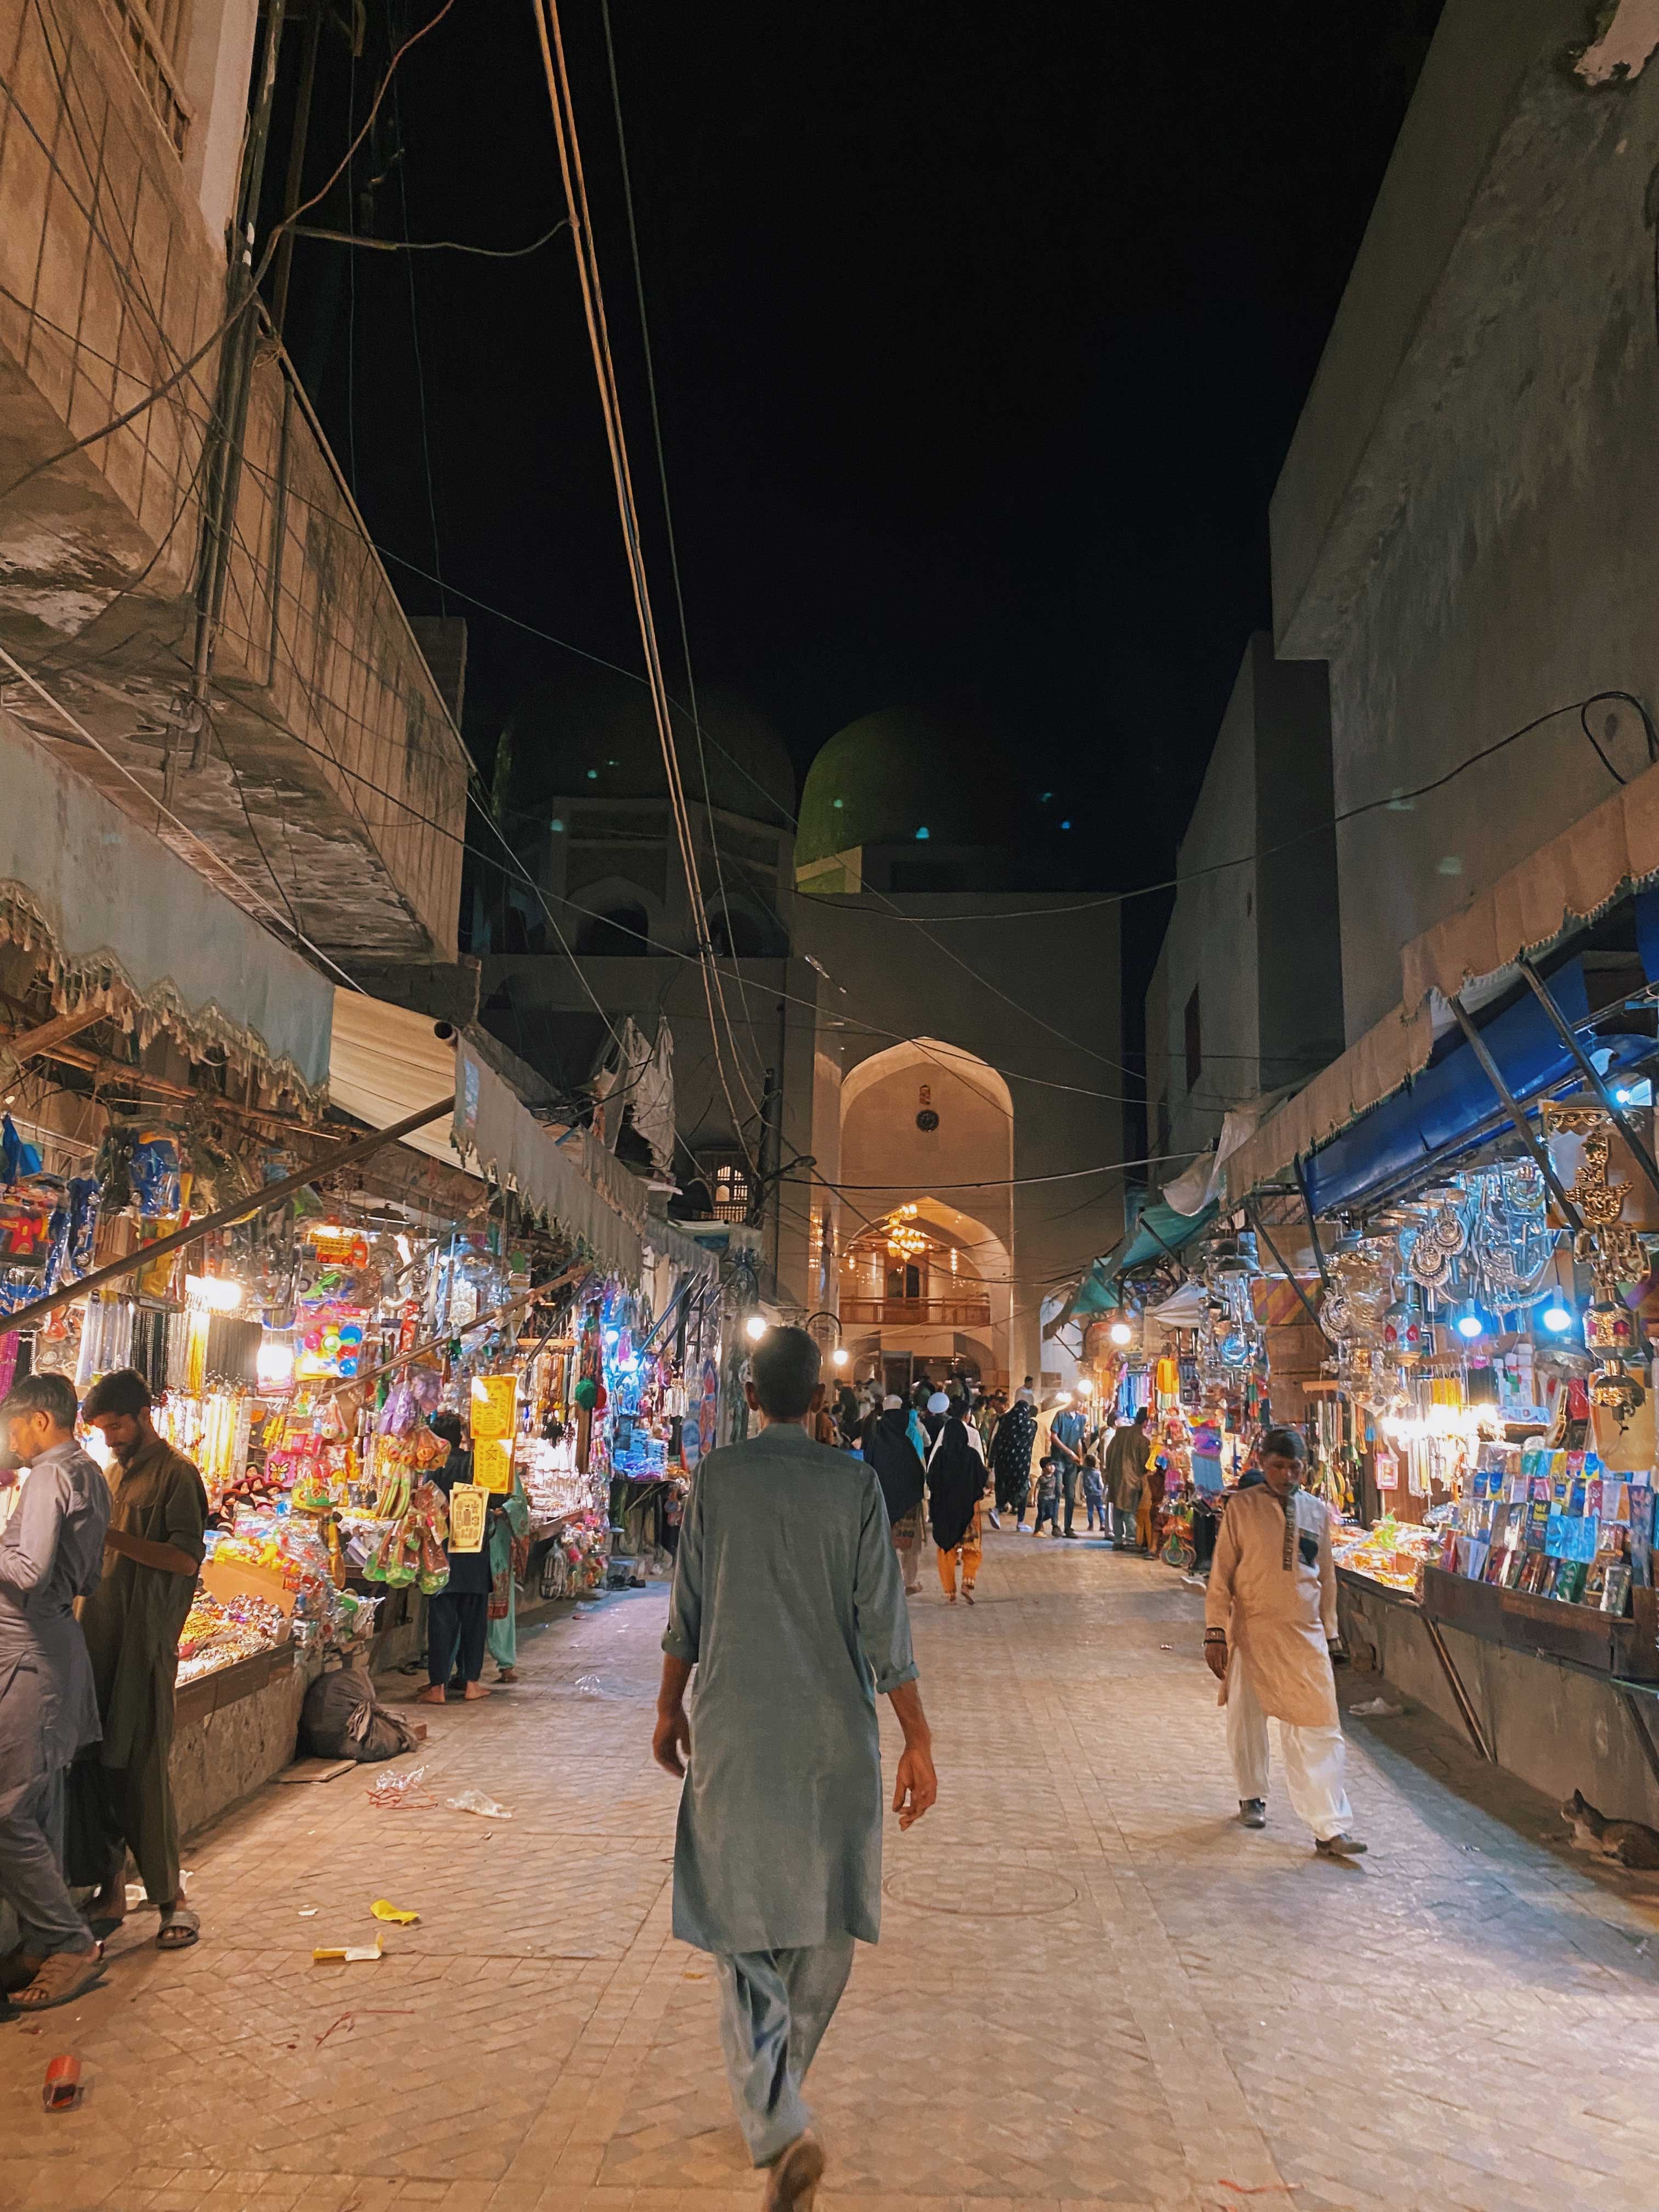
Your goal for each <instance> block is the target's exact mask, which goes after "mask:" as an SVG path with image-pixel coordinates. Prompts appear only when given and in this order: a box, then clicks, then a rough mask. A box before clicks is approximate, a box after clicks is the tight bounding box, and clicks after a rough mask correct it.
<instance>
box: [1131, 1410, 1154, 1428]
mask: <svg viewBox="0 0 1659 2212" xmlns="http://www.w3.org/2000/svg"><path fill="white" fill-rule="evenodd" d="M1150 1419H1152V1407H1150V1406H1143V1407H1141V1408H1140V1410H1139V1413H1137V1414H1136V1415H1135V1426H1136V1427H1137V1428H1138V1429H1144V1428H1145V1427H1146V1424H1147V1422H1148V1421H1149V1420H1150Z"/></svg>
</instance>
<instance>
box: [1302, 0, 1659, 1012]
mask: <svg viewBox="0 0 1659 2212" xmlns="http://www.w3.org/2000/svg"><path fill="white" fill-rule="evenodd" d="M1590 27H1591V26H1590V15H1589V10H1587V9H1586V8H1585V7H1584V6H1583V4H1582V0H1449V5H1448V6H1447V8H1446V9H1445V12H1444V15H1443V17H1442V20H1441V24H1440V28H1439V30H1438V32H1437V36H1436V39H1435V41H1434V45H1433V46H1432V48H1431V52H1430V56H1429V59H1428V63H1427V65H1426V66H1425V70H1424V74H1423V77H1422V80H1421V82H1420V83H1419V88H1418V92H1417V95H1416V98H1415V99H1414V100H1413V106H1412V108H1411V111H1410V113H1409V115H1408V116H1407V121H1406V124H1405V126H1404V128H1403V129H1402V131H1401V137H1400V141H1399V144H1398V147H1397V149H1396V151H1395V158H1394V161H1393V162H1392V164H1391V166H1390V168H1389V174H1388V177H1387V179H1386V180H1385V183H1384V185H1383V191H1382V193H1381V194H1380V196H1379V198H1378V201H1377V205H1376V211H1375V213H1374V215H1373V217H1372V221H1371V223H1370V228H1369V230H1368V232H1367V234H1366V238H1365V241H1364V246H1362V249H1361V252H1360V254H1359V256H1358V260H1357V262H1356V264H1355V269H1354V273H1353V276H1352V279H1351V281H1350V283H1349V287H1348V290H1347V293H1346V295H1345V298H1344V301H1343V303H1342V307H1341V309H1340V313H1339V314H1338V317H1337V319H1336V322H1335V325H1334V328H1333V331H1332V334H1331V337H1330V341H1329V343H1328V346H1327V349H1326V352H1325V356H1324V358H1323V360H1322V363H1321V367H1320V369H1319V373H1318V376H1317V378H1316V382H1315V385H1314V387H1313V391H1312V393H1311V395H1310V398H1309V401H1308V404H1307V407H1306V409H1305V410H1304V416H1303V419H1302V422H1301V423H1300V425H1299V427H1298V429H1297V435H1296V438H1295V440H1294V441H1293V443H1292V446H1291V452H1290V455H1289V457H1288V459H1287V460H1286V463H1285V470H1284V473H1283V475H1282V477H1281V479H1280V482H1279V488H1278V490H1277V492H1276V494H1275V495H1274V500H1273V518H1272V520H1273V604H1274V623H1275V631H1276V636H1277V641H1278V649H1279V653H1280V655H1281V656H1283V657H1285V658H1287V659H1326V660H1327V661H1328V663H1329V666H1330V684H1331V715H1332V726H1333V736H1334V798H1335V802H1336V806H1337V808H1338V809H1339V810H1341V811H1347V810H1351V809H1353V808H1355V807H1360V806H1369V805H1370V804H1371V803H1372V802H1383V804H1381V805H1378V806H1377V808H1376V810H1375V811H1368V812H1366V813H1365V814H1364V816H1363V817H1361V818H1360V819H1358V820H1357V821H1354V822H1352V823H1348V824H1346V825H1345V826H1344V827H1343V828H1342V829H1341V830H1340V833H1339V854H1340V876H1341V911H1342V960H1343V990H1344V1012H1345V1018H1346V1031H1347V1036H1348V1037H1349V1039H1350V1040H1352V1039H1353V1038H1355V1037H1357V1036H1359V1035H1360V1034H1361V1033H1363V1032H1364V1030H1367V1029H1368V1028H1370V1026H1371V1025H1372V1024H1374V1023H1375V1022H1376V1021H1377V1020H1378V1019H1379V1018H1381V1017H1382V1016H1383V1014H1385V1013H1386V1012H1388V1010H1389V1007H1390V1006H1393V1005H1394V1004H1395V1001H1396V1000H1397V999H1398V998H1399V995H1400V961H1399V952H1400V948H1401V945H1403V944H1405V943H1406V942H1407V941H1408V940H1409V939H1412V938H1413V937H1414V936H1416V935H1417V934H1418V933H1419V932H1421V931H1422V930H1424V929H1425V928H1427V927H1431V925H1432V924H1433V923H1434V922H1436V921H1438V920H1440V919H1441V918H1443V916H1444V915H1447V914H1449V913H1450V912H1453V911H1455V910H1456V909H1457V908H1460V907H1461V906H1462V904H1463V903H1465V902H1467V901H1468V899H1469V897H1470V896H1472V895H1473V894H1474V892H1475V891H1477V890H1480V888H1481V887H1482V886H1484V885H1485V884H1487V883H1489V882H1490V881H1491V880H1492V878H1494V877H1495V876H1497V875H1498V874H1499V873H1501V872H1503V871H1504V869H1506V868H1508V867H1510V866H1513V865H1515V864H1516V863H1517V862H1518V861H1520V860H1523V859H1524V857H1525V856H1526V854H1528V852H1530V851H1531V850H1533V849H1534V848H1535V847H1536V846H1537V845H1538V844H1539V843H1540V842H1541V841H1542V840H1543V839H1544V838H1546V837H1548V836H1553V835H1556V834H1558V833H1559V831H1560V830H1561V829H1562V828H1563V827H1564V826H1565V825H1566V824H1567V823H1571V821H1573V820H1574V819H1575V818H1577V817H1578V816H1580V815H1582V814H1583V813H1584V812H1585V811H1587V810H1588V809H1589V808H1590V807H1591V806H1593V805H1596V804H1597V803H1598V802H1599V801H1600V800H1601V799H1603V798H1605V797H1606V796H1607V793H1609V792H1610V791H1611V790H1612V789H1613V787H1614V786H1613V779H1612V776H1611V775H1609V773H1608V771H1607V769H1606V768H1604V767H1603V765H1602V764H1601V762H1600V761H1599V760H1598V759H1597V757H1596V755H1595V751H1594V750H1593V749H1592V747H1591V744H1590V743H1589V738H1588V737H1587V734H1586V732H1585V730H1584V728H1583V726H1581V724H1580V720H1579V717H1578V714H1577V708H1576V706H1575V705H1574V704H1573V702H1578V701H1581V700H1583V699H1585V698H1586V697H1587V696H1589V695H1590V694H1593V693H1595V692H1596V691H1597V690H1601V689H1603V688H1605V687H1618V688H1623V689H1626V690H1630V691H1632V692H1634V693H1636V694H1637V695H1638V696H1640V697H1642V698H1644V699H1645V700H1647V701H1649V702H1653V701H1655V700H1656V699H1659V601H1656V599H1655V598H1654V595H1653V593H1652V592H1651V590H1650V585H1649V580H1648V579H1649V576H1650V573H1651V571H1652V569H1653V568H1654V565H1655V562H1656V558H1659V439H1656V438H1655V437H1653V436H1651V435H1648V428H1647V426H1649V425H1650V424H1652V423H1653V422H1656V421H1659V345H1656V342H1655V332H1654V270H1653V261H1654V238H1653V228H1652V222H1651V221H1650V216H1649V214H1648V212H1647V208H1646V204H1645V203H1646V199H1647V197H1648V195H1649V193H1650V178H1651V177H1652V175H1653V173H1654V171H1655V167H1656V161H1659V70H1655V69H1654V68H1653V67H1651V66H1649V67H1647V68H1644V70H1641V72H1640V73H1639V74H1638V75H1637V76H1634V77H1633V78H1632V79H1630V80H1628V81H1626V82H1619V83H1613V84H1608V85H1607V86H1605V87H1603V88H1600V89H1592V88H1590V87H1589V86H1588V85H1587V84H1586V83H1585V82H1584V81H1583V77H1582V76H1578V75H1576V74H1575V73H1574V70H1573V67H1572V65H1571V64H1572V59H1573V56H1574V55H1575V53H1576V52H1577V50H1578V49H1579V48H1581V47H1582V46H1583V42H1584V40H1585V39H1586V38H1587V37H1588V35H1589V30H1590ZM1559 708H1570V709H1571V711H1567V712H1562V713H1556V712H1553V710H1556V709H1559ZM1539 717H1547V720H1545V721H1544V722H1543V724H1542V726H1541V727H1540V728H1539V729H1538V730H1536V731H1534V732H1533V733H1532V734H1530V735H1528V736H1525V737H1521V738H1517V739H1516V742H1514V743H1513V744H1508V745H1505V746H1504V749H1503V750H1501V751H1499V752H1498V753H1497V754H1496V756H1495V757H1492V759H1491V760H1489V761H1487V762H1486V763H1482V764H1481V765H1480V766H1477V767H1474V768H1471V769H1468V771H1467V772H1466V773H1463V774H1462V775H1458V776H1457V777H1456V778H1455V781H1451V782H1449V783H1448V784H1447V785H1446V786H1445V787H1443V788H1442V789H1440V790H1438V791H1436V792H1435V793H1431V794H1428V795H1425V796H1424V797H1422V798H1420V799H1401V800H1400V801H1399V803H1398V804H1397V805H1389V804H1387V802H1390V801H1391V800H1393V799H1395V797H1396V795H1398V794H1401V793H1407V792H1409V791H1411V790H1413V788H1414V787H1417V786H1419V785H1422V784H1425V783H1428V782H1429V781H1432V780H1433V779H1435V778H1437V777H1439V776H1442V775H1444V774H1445V773H1446V771H1447V770H1448V769H1451V768H1454V767H1455V766H1456V765H1457V764H1458V763H1462V762H1464V761H1467V760H1468V759H1469V758H1470V757H1472V756H1473V755H1474V754H1476V753H1477V752H1479V751H1480V750H1481V749H1482V748H1483V747H1486V746H1490V745H1492V744H1495V743H1496V742H1497V741H1498V740H1500V739H1502V738H1504V737H1505V736H1506V734H1507V733H1509V732H1514V731H1518V730H1519V729H1521V727H1522V726H1523V725H1525V724H1527V723H1528V722H1530V721H1533V720H1534V719H1536V718H1539ZM1592 723H1593V729H1594V734H1595V738H1596V739H1597V741H1598V742H1599V743H1600V744H1601V746H1602V748H1603V750H1606V751H1607V753H1608V755H1609V757H1610V758H1611V760H1612V762H1613V766H1614V768H1616V769H1618V770H1619V772H1620V774H1621V775H1630V774H1631V773H1632V772H1633V771H1635V770H1636V769H1639V768H1640V767H1641V766H1643V765H1644V764H1645V763H1646V761H1647V758H1648V754H1647V749H1646V744H1645V739H1644V735H1643V732H1642V727H1641V723H1640V720H1639V718H1638V716H1637V714H1635V713H1634V712H1633V710H1632V709H1631V708H1628V707H1626V706H1623V705H1621V704H1620V703H1619V702H1603V703H1601V704H1600V705H1597V706H1596V707H1595V708H1594V709H1593V710H1592Z"/></svg>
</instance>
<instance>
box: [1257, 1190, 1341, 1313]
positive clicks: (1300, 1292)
mask: <svg viewBox="0 0 1659 2212" xmlns="http://www.w3.org/2000/svg"><path fill="white" fill-rule="evenodd" d="M1246 1211H1247V1212H1249V1217H1250V1218H1251V1220H1252V1221H1254V1222H1255V1225H1256V1229H1257V1231H1258V1232H1259V1233H1260V1235H1261V1239H1262V1242H1263V1243H1265V1244H1266V1245H1267V1249H1268V1250H1269V1251H1270V1252H1271V1253H1272V1254H1273V1257H1274V1259H1275V1260H1277V1261H1279V1271H1280V1273H1282V1274H1283V1275H1284V1276H1285V1279H1286V1280H1287V1281H1288V1283H1289V1284H1290V1286H1291V1289H1292V1290H1293V1291H1295V1292H1296V1294H1297V1297H1298V1298H1300V1299H1301V1301H1302V1310H1303V1312H1304V1314H1306V1315H1307V1316H1308V1319H1309V1320H1310V1322H1312V1323H1313V1325H1314V1327H1315V1328H1319V1316H1318V1315H1317V1314H1316V1312H1315V1311H1314V1310H1313V1306H1312V1304H1311V1303H1310V1299H1309V1297H1308V1294H1307V1292H1306V1291H1304V1289H1303V1287H1302V1285H1301V1284H1300V1282H1299V1281H1298V1280H1297V1278H1296V1277H1295V1276H1294V1275H1293V1274H1292V1273H1291V1271H1290V1269H1289V1267H1286V1266H1285V1260H1284V1256H1283V1255H1282V1254H1281V1253H1280V1251H1279V1247H1278V1245H1277V1244H1275V1243H1273V1238H1272V1237H1271V1236H1270V1235H1269V1234H1268V1231H1267V1223H1266V1222H1265V1221H1264V1220H1263V1219H1262V1218H1261V1207H1260V1206H1259V1205H1257V1206H1249V1207H1247V1208H1246ZM1320 1334H1324V1332H1323V1331H1322V1330H1321V1331H1320Z"/></svg>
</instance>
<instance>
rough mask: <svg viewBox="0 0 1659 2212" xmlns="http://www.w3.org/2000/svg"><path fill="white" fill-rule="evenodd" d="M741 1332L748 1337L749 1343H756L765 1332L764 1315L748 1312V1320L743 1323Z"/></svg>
mask: <svg viewBox="0 0 1659 2212" xmlns="http://www.w3.org/2000/svg"><path fill="white" fill-rule="evenodd" d="M743 1333H744V1335H745V1336H746V1337H747V1338H748V1339H749V1341H750V1344H758V1343H759V1342H760V1340H761V1339H762V1337H763V1336H764V1335H765V1334H766V1316H765V1315H764V1314H750V1316H749V1318H748V1320H747V1321H746V1322H744V1325H743Z"/></svg>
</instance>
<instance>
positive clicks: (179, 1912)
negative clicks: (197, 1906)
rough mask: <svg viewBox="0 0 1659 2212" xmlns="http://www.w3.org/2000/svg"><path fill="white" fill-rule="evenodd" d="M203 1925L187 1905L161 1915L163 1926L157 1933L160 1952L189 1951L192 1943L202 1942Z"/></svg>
mask: <svg viewBox="0 0 1659 2212" xmlns="http://www.w3.org/2000/svg"><path fill="white" fill-rule="evenodd" d="M201 1938H202V1923H201V1920H200V1917H198V1916H197V1914H196V1913H194V1912H192V1911H191V1909H190V1907H189V1905H174V1906H173V1910H172V1911H171V1912H164V1913H163V1914H162V1915H161V1926H160V1927H159V1928H158V1929H156V1931H155V1948H156V1949H157V1950H158V1951H187V1950H188V1949H189V1948H190V1947H191V1944H192V1943H198V1942H200V1941H201Z"/></svg>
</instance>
